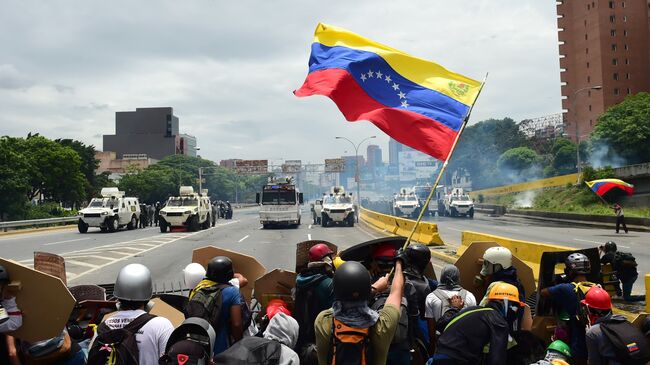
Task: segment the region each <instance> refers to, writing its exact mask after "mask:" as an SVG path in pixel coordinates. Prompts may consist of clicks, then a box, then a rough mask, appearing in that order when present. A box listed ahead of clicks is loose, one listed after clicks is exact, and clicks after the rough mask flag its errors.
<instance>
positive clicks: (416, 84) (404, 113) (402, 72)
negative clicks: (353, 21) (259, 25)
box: [294, 24, 481, 160]
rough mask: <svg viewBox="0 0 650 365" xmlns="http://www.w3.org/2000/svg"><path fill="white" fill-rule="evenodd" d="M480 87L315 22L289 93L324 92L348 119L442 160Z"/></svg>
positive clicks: (479, 84)
mask: <svg viewBox="0 0 650 365" xmlns="http://www.w3.org/2000/svg"><path fill="white" fill-rule="evenodd" d="M480 88H481V83H480V82H479V81H476V80H473V79H470V78H468V77H465V76H463V75H460V74H457V73H454V72H451V71H449V70H447V69H445V68H444V67H442V66H440V65H438V64H436V63H433V62H430V61H426V60H423V59H420V58H416V57H413V56H411V55H408V54H406V53H404V52H401V51H398V50H396V49H394V48H391V47H388V46H385V45H382V44H379V43H376V42H374V41H372V40H370V39H367V38H364V37H362V36H360V35H357V34H355V33H352V32H349V31H347V30H345V29H343V28H338V27H335V26H331V25H326V24H318V26H317V27H316V32H315V36H314V43H313V44H312V46H311V56H310V58H309V74H308V75H307V78H306V80H305V82H304V84H303V85H302V87H301V88H300V89H298V90H296V91H294V94H295V95H296V96H300V97H302V96H311V95H324V96H327V97H329V98H330V99H332V101H334V103H336V105H337V106H338V108H339V110H340V111H341V112H342V113H343V115H344V116H345V118H346V119H347V120H348V121H358V120H369V121H371V122H372V123H373V124H375V125H376V126H377V127H378V128H379V129H381V130H382V131H384V132H385V133H386V134H388V135H389V136H391V137H392V138H394V139H395V140H397V141H398V142H401V143H403V144H405V145H407V146H410V147H412V148H414V149H416V150H418V151H421V152H424V153H426V154H428V155H430V156H432V157H434V158H437V159H439V160H446V159H447V157H448V155H449V152H450V151H451V148H452V145H453V144H454V139H455V138H456V135H457V134H458V132H459V130H460V128H461V126H462V124H463V121H464V119H465V117H466V116H467V114H468V111H469V110H470V108H471V106H472V105H473V104H474V102H475V101H476V98H477V97H478V94H479V91H480Z"/></svg>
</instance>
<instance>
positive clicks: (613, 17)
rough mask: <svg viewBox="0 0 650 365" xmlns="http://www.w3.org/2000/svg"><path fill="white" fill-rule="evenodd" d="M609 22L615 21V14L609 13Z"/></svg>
mask: <svg viewBox="0 0 650 365" xmlns="http://www.w3.org/2000/svg"><path fill="white" fill-rule="evenodd" d="M609 22H610V23H614V22H616V16H615V15H610V16H609Z"/></svg>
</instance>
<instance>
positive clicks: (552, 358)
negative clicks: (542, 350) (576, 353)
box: [531, 340, 571, 365]
mask: <svg viewBox="0 0 650 365" xmlns="http://www.w3.org/2000/svg"><path fill="white" fill-rule="evenodd" d="M569 361H571V349H570V348H569V345H567V344H566V343H565V342H564V341H562V340H555V341H553V342H551V344H550V345H548V348H547V349H546V355H545V356H544V358H543V359H542V360H539V361H537V362H536V363H534V364H531V365H569Z"/></svg>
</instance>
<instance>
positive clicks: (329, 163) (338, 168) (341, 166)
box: [325, 158, 345, 172]
mask: <svg viewBox="0 0 650 365" xmlns="http://www.w3.org/2000/svg"><path fill="white" fill-rule="evenodd" d="M343 171H345V160H344V159H342V158H326V159H325V172H343Z"/></svg>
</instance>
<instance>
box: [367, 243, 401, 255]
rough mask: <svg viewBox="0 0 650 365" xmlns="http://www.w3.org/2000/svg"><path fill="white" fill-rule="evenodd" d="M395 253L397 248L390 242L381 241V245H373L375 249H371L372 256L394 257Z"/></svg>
mask: <svg viewBox="0 0 650 365" xmlns="http://www.w3.org/2000/svg"><path fill="white" fill-rule="evenodd" d="M396 254H397V250H396V249H395V246H393V245H392V244H390V243H382V244H381V245H379V246H377V247H375V249H374V250H373V251H372V258H373V259H374V258H377V257H395V255H396Z"/></svg>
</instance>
